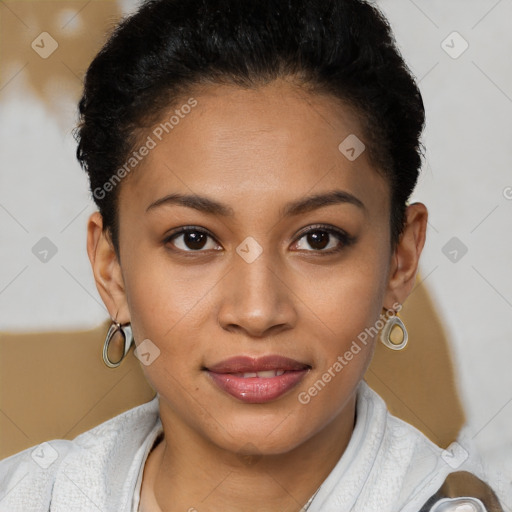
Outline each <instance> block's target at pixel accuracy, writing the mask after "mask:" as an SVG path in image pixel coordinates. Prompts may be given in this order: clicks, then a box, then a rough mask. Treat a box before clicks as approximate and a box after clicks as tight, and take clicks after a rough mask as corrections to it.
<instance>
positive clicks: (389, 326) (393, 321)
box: [380, 315, 409, 350]
mask: <svg viewBox="0 0 512 512" xmlns="http://www.w3.org/2000/svg"><path fill="white" fill-rule="evenodd" d="M396 326H398V327H399V328H400V330H401V331H402V341H401V342H400V343H394V342H393V341H392V340H391V331H392V330H393V328H394V327H396ZM380 341H381V342H382V344H383V345H385V346H386V347H388V348H390V349H391V350H403V349H404V348H405V347H406V345H407V342H408V341H409V335H408V333H407V329H406V328H405V324H404V323H403V322H402V319H401V318H398V316H396V315H395V316H392V317H390V318H389V319H388V321H387V322H386V325H384V327H383V329H382V332H381V333H380Z"/></svg>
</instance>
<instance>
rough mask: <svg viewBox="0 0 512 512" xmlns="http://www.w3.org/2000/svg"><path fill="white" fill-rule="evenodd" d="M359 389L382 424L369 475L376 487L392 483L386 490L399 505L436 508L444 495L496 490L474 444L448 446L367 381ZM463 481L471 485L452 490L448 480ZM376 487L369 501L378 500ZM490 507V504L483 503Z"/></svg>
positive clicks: (413, 510)
mask: <svg viewBox="0 0 512 512" xmlns="http://www.w3.org/2000/svg"><path fill="white" fill-rule="evenodd" d="M363 382H364V381H363ZM359 392H360V396H361V401H364V402H366V403H367V404H371V405H370V407H372V408H373V409H374V413H373V414H372V415H371V418H372V421H373V422H375V423H381V425H382V426H381V434H380V437H379V449H378V451H377V456H376V458H375V464H374V467H373V470H372V473H371V476H370V479H369V480H371V481H372V482H373V484H374V485H373V486H370V487H372V488H373V489H376V488H382V489H386V490H385V491H384V492H386V493H388V497H389V502H390V503H393V509H394V510H400V511H401V512H409V511H411V512H418V511H419V510H421V511H422V512H426V511H428V512H430V508H425V506H426V504H427V503H428V505H429V506H430V507H431V506H433V504H434V503H435V502H436V500H439V499H448V498H451V497H458V496H467V497H471V496H475V497H478V496H480V497H482V495H481V494H478V492H479V491H478V489H480V488H481V487H482V486H487V489H488V491H489V492H490V493H492V490H491V489H490V487H489V486H488V485H487V484H486V483H485V482H484V480H483V479H484V476H483V472H482V469H481V466H480V464H479V458H478V455H476V454H475V453H472V452H473V451H474V450H472V449H470V448H469V447H468V448H467V449H466V448H465V447H464V446H463V445H462V442H461V443H459V442H457V441H455V442H453V443H452V444H451V445H450V446H448V447H447V448H446V449H444V448H441V447H440V446H438V445H437V444H435V443H434V442H432V441H431V440H430V439H429V438H428V437H427V436H426V435H424V434H423V433H422V432H420V431H419V430H418V429H417V428H416V427H414V426H413V425H411V424H409V423H407V422H405V421H403V420H401V419H400V418H398V417H396V416H393V415H392V414H391V413H390V412H389V410H388V409H387V406H386V403H385V402H384V400H383V399H382V398H381V397H380V395H378V394H377V393H376V392H375V391H374V390H373V389H371V388H370V387H369V386H368V384H367V383H366V382H364V383H363V384H362V386H361V388H360V391H359ZM462 481H463V482H465V485H464V486H461V485H459V486H458V487H457V489H458V494H457V493H455V494H453V492H452V494H450V493H448V492H446V489H447V485H448V484H447V482H449V483H450V485H451V487H450V489H452V491H453V489H454V484H453V482H462ZM390 483H392V484H391V485H390ZM479 486H480V487H479ZM370 487H369V491H370V492H369V496H368V500H369V502H371V501H372V498H371V494H372V492H371V489H370ZM443 490H444V491H443ZM463 492H465V493H466V494H463ZM434 498H435V499H434ZM482 501H483V502H484V503H485V501H484V500H483V499H482ZM446 506H447V505H446ZM439 510H441V509H439ZM442 510H445V509H442ZM446 510H447V511H448V510H450V509H448V508H446ZM468 510H471V509H468ZM489 510H501V509H497V508H496V509H494V508H493V509H489ZM484 511H485V508H483V509H482V512H484Z"/></svg>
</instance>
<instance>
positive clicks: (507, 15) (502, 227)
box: [0, 0, 512, 482]
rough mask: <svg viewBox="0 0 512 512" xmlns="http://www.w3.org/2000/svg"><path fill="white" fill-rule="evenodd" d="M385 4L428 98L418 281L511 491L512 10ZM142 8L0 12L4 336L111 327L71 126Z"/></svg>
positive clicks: (509, 4)
mask: <svg viewBox="0 0 512 512" xmlns="http://www.w3.org/2000/svg"><path fill="white" fill-rule="evenodd" d="M374 3H376V5H378V6H379V7H380V8H381V9H382V10H383V12H384V13H385V14H386V15H387V17H388V19H389V21H390V23H391V26H392V28H393V30H394V32H395V36H396V39H397V42H398V45H399V47H400V49H401V51H402V53H403V55H404V57H405V59H406V61H407V62H408V64H409V66H410V68H411V70H412V71H413V73H414V75H415V76H416V77H417V79H418V81H419V85H420V89H421V91H422V94H423V98H424V101H425V106H426V111H427V127H426V131H425V135H424V144H425V146H426V158H425V164H424V167H423V171H422V175H421V177H420V181H419V184H418V186H417V188H416V191H415V193H414V194H413V196H412V198H411V202H414V201H421V202H423V203H425V204H426V205H427V207H428V209H429V213H430V217H429V227H428V233H427V243H426V246H425V249H424V252H423V256H422V261H421V265H420V272H421V276H422V282H421V284H420V286H423V287H426V288H427V289H428V292H429V294H430V296H431V297H432V299H433V301H434V303H435V305H436V307H437V312H438V314H439V316H440V317H441V319H442V321H443V324H444V326H445V329H446V332H447V335H448V338H449V341H450V344H451V348H452V352H453V357H454V363H455V372H456V379H457V386H458V389H459V391H460V394H461V399H462V402H463V406H464V409H465V412H466V415H467V425H466V426H465V428H464V432H463V433H462V434H463V435H464V436H466V437H467V438H468V439H470V440H471V441H472V442H473V443H475V445H476V446H477V447H478V450H479V451H480V454H481V456H482V458H483V460H484V462H485V463H486V464H488V465H489V466H490V467H492V468H495V469H496V470H499V472H500V474H501V475H502V478H503V479H504V480H505V481H508V482H510V481H511V480H512V371H511V370H510V362H511V361H512V268H511V267H512V139H511V135H512V129H511V128H510V126H511V123H510V119H511V117H512V59H510V52H511V51H512V0H499V1H497V0H450V2H446V1H443V0H378V1H377V2H374ZM136 5H137V3H136V2H133V1H121V0H119V1H114V0H112V1H96V0H89V1H86V0H85V1H78V0H60V1H54V2H50V1H48V2H47V1H39V0H38V1H25V0H24V1H21V0H13V1H1V2H0V234H1V241H0V331H4V332H6V331H7V332H18V331H23V332H27V331H44V330H74V329H89V328H94V327H97V326H98V325H99V324H100V323H102V322H104V321H105V320H106V319H108V313H107V311H106V309H105V307H104V306H103V303H102V302H101V299H100V298H99V295H98V293H97V291H96V288H95V284H94V281H93V278H92V273H91V269H90V265H89V261H88V259H87V255H86V250H85V239H86V231H85V228H86V220H87V217H88V215H89V214H90V213H91V212H92V211H94V210H95V208H94V205H93V202H92V199H91V196H90V193H89V190H88V183H87V180H86V176H85V173H84V172H83V171H82V170H81V169H80V167H79V165H78V163H77V162H76V160H75V149H76V146H75V142H74V140H73V137H72V129H73V127H74V126H75V124H76V120H77V114H76V104H77V101H78V99H79V96H80V92H81V87H82V79H83V76H84V72H85V69H86V67H87V65H88V63H89V62H90V60H91V59H92V57H93V56H94V54H95V53H96V52H97V51H98V49H99V48H100V46H101V45H102V43H103V42H104V41H105V38H106V36H107V34H108V33H109V31H110V30H111V29H112V28H113V26H114V25H115V23H116V21H117V20H118V19H119V18H120V17H121V16H122V15H124V14H126V13H129V12H130V11H132V10H133V9H134V8H135V7H136ZM412 342H413V341H412ZM431 378H432V380H435V379H438V378H440V376H439V375H436V374H432V376H431ZM0 412H1V411H0Z"/></svg>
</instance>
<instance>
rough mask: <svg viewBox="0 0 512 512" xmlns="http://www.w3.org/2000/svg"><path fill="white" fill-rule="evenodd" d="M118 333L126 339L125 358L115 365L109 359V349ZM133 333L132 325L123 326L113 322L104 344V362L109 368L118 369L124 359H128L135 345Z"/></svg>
mask: <svg viewBox="0 0 512 512" xmlns="http://www.w3.org/2000/svg"><path fill="white" fill-rule="evenodd" d="M117 331H120V332H121V335H122V336H123V339H124V351H123V356H122V357H121V359H120V360H119V361H117V363H113V362H112V361H111V360H110V359H109V357H108V349H109V346H110V342H111V341H112V338H113V337H114V335H115V334H116V333H117ZM133 341H134V340H133V333H132V326H131V324H129V323H128V324H125V325H121V324H119V323H117V322H114V321H112V325H111V326H110V328H109V330H108V332H107V337H106V338H105V343H104V344H103V362H104V363H105V364H106V365H107V366H108V367H109V368H117V367H118V366H119V365H120V364H121V362H122V361H123V359H124V358H125V357H126V355H127V354H128V352H129V351H130V348H131V346H132V344H133Z"/></svg>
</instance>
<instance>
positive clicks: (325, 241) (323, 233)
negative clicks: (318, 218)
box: [296, 226, 355, 254]
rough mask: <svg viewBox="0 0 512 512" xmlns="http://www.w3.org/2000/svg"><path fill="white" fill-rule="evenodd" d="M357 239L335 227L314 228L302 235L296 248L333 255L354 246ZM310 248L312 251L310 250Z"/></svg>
mask: <svg viewBox="0 0 512 512" xmlns="http://www.w3.org/2000/svg"><path fill="white" fill-rule="evenodd" d="M354 242H355V237H352V236H350V235H349V234H348V233H346V232H344V231H342V230H339V229H337V228H333V227H323V226H314V227H313V228H312V229H310V230H309V231H306V232H304V233H302V236H300V238H299V239H298V241H297V243H296V246H297V248H298V249H299V250H306V251H308V252H319V253H326V254H332V253H335V252H339V251H341V250H343V249H344V248H345V247H348V246H349V245H351V244H353V243H354ZM308 247H310V248H311V249H308Z"/></svg>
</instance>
